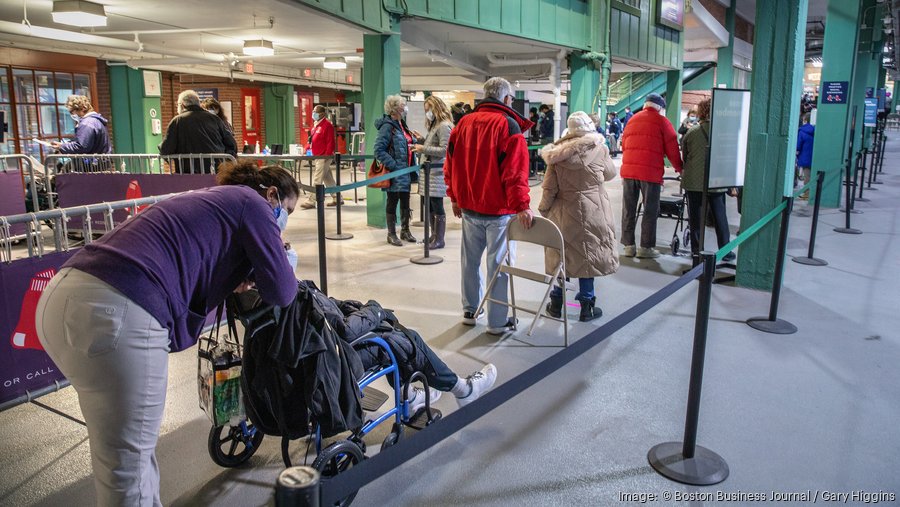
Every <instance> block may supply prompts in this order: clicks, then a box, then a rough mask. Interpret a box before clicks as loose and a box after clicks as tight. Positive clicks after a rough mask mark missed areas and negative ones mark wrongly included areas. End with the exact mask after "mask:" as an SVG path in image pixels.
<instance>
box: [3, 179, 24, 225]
mask: <svg viewBox="0 0 900 507" xmlns="http://www.w3.org/2000/svg"><path fill="white" fill-rule="evenodd" d="M25 211H26V210H25V187H23V186H22V173H20V172H19V171H0V217H4V216H9V215H19V214H21V213H25ZM10 232H11V234H12V235H13V236H19V235H21V234H25V224H13V225H11V226H10Z"/></svg>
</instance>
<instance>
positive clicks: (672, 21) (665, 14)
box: [656, 0, 684, 31]
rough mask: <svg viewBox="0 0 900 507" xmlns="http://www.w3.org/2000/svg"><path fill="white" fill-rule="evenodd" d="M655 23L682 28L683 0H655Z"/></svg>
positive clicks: (675, 28) (677, 28)
mask: <svg viewBox="0 0 900 507" xmlns="http://www.w3.org/2000/svg"><path fill="white" fill-rule="evenodd" d="M656 24H658V25H663V26H667V27H669V28H672V29H674V30H679V31H680V30H684V0H657V2H656Z"/></svg>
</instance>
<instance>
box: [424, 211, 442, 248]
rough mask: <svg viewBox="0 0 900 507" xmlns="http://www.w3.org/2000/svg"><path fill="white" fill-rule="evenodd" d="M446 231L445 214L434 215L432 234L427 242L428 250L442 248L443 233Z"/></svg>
mask: <svg viewBox="0 0 900 507" xmlns="http://www.w3.org/2000/svg"><path fill="white" fill-rule="evenodd" d="M446 232H447V215H435V216H434V236H432V239H431V243H429V244H428V248H429V249H430V250H437V249H439V248H444V234H445V233H446Z"/></svg>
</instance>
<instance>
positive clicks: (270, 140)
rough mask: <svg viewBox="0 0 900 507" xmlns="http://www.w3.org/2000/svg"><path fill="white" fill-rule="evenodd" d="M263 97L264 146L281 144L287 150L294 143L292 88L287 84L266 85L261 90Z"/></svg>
mask: <svg viewBox="0 0 900 507" xmlns="http://www.w3.org/2000/svg"><path fill="white" fill-rule="evenodd" d="M263 97H264V98H263V103H264V104H265V108H266V139H265V142H266V145H268V146H271V145H273V144H281V145H282V146H284V147H285V148H287V146H288V145H290V144H291V143H295V142H296V141H295V132H294V113H295V111H294V87H293V85H289V84H276V83H268V84H266V85H265V87H264V88H263ZM285 151H287V150H286V149H285Z"/></svg>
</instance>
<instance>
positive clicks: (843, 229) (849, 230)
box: [834, 227, 862, 234]
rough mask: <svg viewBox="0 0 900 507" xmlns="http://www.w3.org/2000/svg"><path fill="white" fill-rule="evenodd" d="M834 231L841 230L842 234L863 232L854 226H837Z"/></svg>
mask: <svg viewBox="0 0 900 507" xmlns="http://www.w3.org/2000/svg"><path fill="white" fill-rule="evenodd" d="M834 232H839V233H841V234H862V231H861V230H859V229H854V228H852V227H835V228H834Z"/></svg>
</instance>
